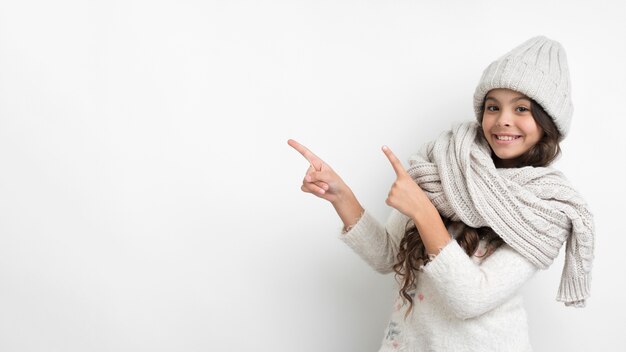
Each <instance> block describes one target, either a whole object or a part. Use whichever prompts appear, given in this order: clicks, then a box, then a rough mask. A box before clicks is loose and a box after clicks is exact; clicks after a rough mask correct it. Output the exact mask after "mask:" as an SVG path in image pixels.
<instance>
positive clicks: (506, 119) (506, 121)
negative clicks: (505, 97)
mask: <svg viewBox="0 0 626 352" xmlns="http://www.w3.org/2000/svg"><path fill="white" fill-rule="evenodd" d="M511 119H512V117H511V116H510V114H508V113H506V112H502V113H501V114H500V115H499V116H498V121H497V122H496V125H497V126H507V127H509V126H511Z"/></svg>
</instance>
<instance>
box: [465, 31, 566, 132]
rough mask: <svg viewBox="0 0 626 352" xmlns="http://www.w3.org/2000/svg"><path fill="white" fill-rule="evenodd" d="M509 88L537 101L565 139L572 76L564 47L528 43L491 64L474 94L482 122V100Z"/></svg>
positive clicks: (538, 41) (541, 40) (548, 41)
mask: <svg viewBox="0 0 626 352" xmlns="http://www.w3.org/2000/svg"><path fill="white" fill-rule="evenodd" d="M495 88H508V89H512V90H515V91H518V92H520V93H522V94H525V95H526V96H528V97H530V98H532V99H534V100H535V101H536V102H537V103H539V105H541V107H542V108H543V109H544V110H545V111H546V112H547V113H548V115H550V116H551V117H552V120H553V121H554V123H555V124H556V127H557V128H558V129H559V132H561V139H560V140H563V138H565V136H566V135H567V132H568V131H569V127H570V123H571V121H572V113H573V111H574V107H573V105H572V100H571V91H570V90H571V89H570V76H569V70H568V66H567V56H566V55H565V49H564V48H563V46H562V45H561V44H560V43H559V42H557V41H554V40H551V39H548V38H546V37H545V36H536V37H533V38H530V39H528V40H527V41H525V42H524V43H522V44H520V45H519V46H517V47H516V48H514V49H513V50H511V51H510V52H508V53H507V54H505V55H503V56H501V57H500V58H498V59H497V60H496V61H494V62H492V63H491V64H490V65H489V66H488V67H487V68H486V69H485V71H483V75H482V77H481V78H480V82H478V86H477V87H476V91H475V92H474V112H475V113H476V118H477V119H478V120H479V121H480V119H481V115H482V111H481V110H480V108H481V106H482V103H483V99H484V98H485V96H486V95H487V93H488V92H489V91H490V90H491V89H495Z"/></svg>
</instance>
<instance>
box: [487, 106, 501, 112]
mask: <svg viewBox="0 0 626 352" xmlns="http://www.w3.org/2000/svg"><path fill="white" fill-rule="evenodd" d="M491 108H496V109H497V108H498V107H497V106H495V105H489V106H488V107H487V108H486V110H487V111H495V110H492V109H491Z"/></svg>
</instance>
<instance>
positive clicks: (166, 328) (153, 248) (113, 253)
mask: <svg viewBox="0 0 626 352" xmlns="http://www.w3.org/2000/svg"><path fill="white" fill-rule="evenodd" d="M624 13H626V6H624V3H623V2H622V1H603V0H598V1H588V2H584V1H569V2H561V1H559V2H557V1H524V2H519V1H517V2H505V1H438V2H423V1H408V0H405V1H362V0H352V1H347V0H333V1H297V0H294V1H287V0H285V1H236V0H235V1H219V2H218V1H214V2H211V1H209V2H206V1H180V0H179V1H133V0H130V1H77V0H76V1H55V2H49V1H19V2H17V1H2V2H1V3H0V351H303V352H309V351H310V352H313V351H316V352H317V351H337V352H339V351H376V350H377V349H378V347H379V346H380V341H381V340H382V338H383V330H384V328H385V326H386V324H387V319H388V317H389V314H390V313H391V307H392V301H393V295H394V290H393V278H392V276H390V275H388V276H382V275H380V274H377V273H375V272H374V271H373V270H371V269H370V268H369V267H368V266H367V265H366V264H365V263H364V262H363V261H361V260H360V258H359V257H358V256H357V255H356V254H355V253H354V252H352V251H351V250H350V249H349V248H348V247H347V246H345V244H343V243H342V242H341V241H340V240H339V239H338V235H339V231H340V228H341V226H342V223H341V221H340V219H339V217H338V216H337V215H336V213H335V212H334V209H333V208H332V206H331V205H330V204H329V203H327V202H326V201H324V200H322V199H319V198H317V197H315V196H313V195H311V194H307V193H303V192H302V191H300V185H301V184H302V178H303V177H304V174H305V171H306V169H307V167H308V164H307V162H306V160H305V159H304V158H302V156H301V155H300V154H298V153H297V152H296V151H295V150H293V149H292V148H291V147H290V146H288V145H287V140H288V139H289V138H293V139H295V140H297V141H299V142H301V143H303V144H304V145H305V146H307V147H309V148H310V149H311V150H312V151H313V152H315V153H316V154H317V155H318V156H320V157H321V158H322V159H324V160H325V161H326V162H327V163H329V164H330V165H331V166H332V167H333V168H334V169H335V170H336V171H337V172H338V173H339V174H340V175H341V176H342V177H343V179H344V180H345V181H346V183H347V184H348V185H349V186H350V187H351V188H352V189H353V191H354V192H355V193H356V195H357V197H358V198H359V200H360V202H361V203H362V204H363V205H364V206H365V207H366V208H368V209H369V210H370V211H371V212H372V213H373V214H375V215H376V217H377V218H378V219H379V221H381V222H383V221H384V220H385V219H386V217H387V215H388V214H389V212H390V208H389V207H388V206H387V205H386V204H385V202H384V200H385V198H386V196H387V193H388V191H389V189H390V187H391V184H392V182H393V181H394V179H395V177H394V173H393V170H392V169H391V167H390V165H389V162H388V161H387V159H386V158H385V156H384V154H383V152H382V151H381V149H380V147H381V146H382V145H383V144H386V145H389V147H390V148H391V149H392V150H393V151H394V152H395V153H396V155H398V157H399V158H400V159H401V160H402V161H403V162H404V163H406V160H407V158H408V157H409V156H410V155H411V154H412V153H413V152H415V151H416V150H417V148H418V147H419V146H420V145H421V144H422V143H424V142H426V141H428V140H431V139H432V138H435V137H436V136H437V135H438V134H439V133H440V132H441V131H443V129H445V128H449V127H450V126H451V124H452V123H454V122H457V121H463V120H467V119H473V118H474V116H473V112H472V94H473V92H474V88H475V86H476V84H477V83H478V80H479V78H480V75H481V73H482V71H483V70H484V68H486V67H487V65H488V64H489V63H490V62H491V61H493V60H495V59H496V58H497V57H499V56H500V55H502V54H504V53H506V52H508V51H509V50H510V49H512V48H513V47H514V46H516V45H518V44H520V43H521V42H523V41H524V40H526V39H528V38H530V37H532V36H535V35H546V36H548V37H550V38H552V39H555V40H558V41H560V42H561V43H562V44H563V45H564V47H565V49H566V51H567V55H568V60H569V66H570V71H571V79H572V97H573V102H574V116H573V122H572V128H571V131H570V135H569V136H568V138H567V139H566V140H565V141H564V143H563V144H562V149H563V156H562V158H561V159H559V161H558V162H557V164H556V165H555V166H556V167H558V168H560V169H561V170H562V171H563V172H564V173H565V174H566V175H567V176H568V177H569V179H570V181H571V182H572V183H573V184H574V185H575V186H576V187H577V189H578V190H579V192H580V193H581V194H582V195H583V196H584V197H585V198H586V199H587V201H588V203H589V205H590V208H591V209H592V212H593V214H594V215H595V222H596V234H597V237H596V251H595V253H596V260H595V261H594V267H593V281H592V295H591V298H590V299H589V300H588V303H587V307H586V308H584V309H575V308H566V307H565V306H564V305H563V304H562V303H560V302H556V300H555V297H556V292H557V288H558V284H559V278H560V274H561V270H562V265H563V250H562V251H561V255H560V256H559V258H557V260H556V261H555V262H554V264H553V266H552V267H550V269H548V270H546V271H541V272H540V273H539V274H538V275H537V276H536V277H535V278H534V279H533V280H532V281H530V282H529V283H528V284H527V285H526V286H525V287H524V296H525V299H526V306H527V309H528V315H529V323H530V334H531V340H532V343H533V345H534V346H535V349H536V351H540V352H541V351H573V352H575V351H592V350H593V351H623V350H624V348H625V346H626V335H625V334H624V333H623V328H624V326H626V317H625V315H626V304H625V303H624V299H623V297H624V292H625V291H624V290H625V289H626V287H625V285H624V274H623V273H622V271H623V269H624V267H626V260H625V258H626V256H624V254H623V252H624V245H625V242H626V241H624V236H623V235H624V230H623V229H624V226H623V224H622V222H623V221H622V219H623V218H624V215H623V210H624V206H623V200H624V199H625V198H626V192H625V190H624V186H623V181H619V180H620V179H622V178H623V174H624V168H623V163H624V152H625V151H626V150H625V148H624V141H623V139H624V137H623V134H624V130H625V129H626V123H625V122H624V121H626V118H625V116H624V105H623V103H624V96H626V88H625V87H626V86H625V85H624V81H625V79H626V71H625V69H624V62H626V44H625V43H626V25H625V24H624V20H623V15H624ZM405 166H406V164H405Z"/></svg>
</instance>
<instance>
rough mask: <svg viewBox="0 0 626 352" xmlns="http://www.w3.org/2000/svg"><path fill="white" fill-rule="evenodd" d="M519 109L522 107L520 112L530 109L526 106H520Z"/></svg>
mask: <svg viewBox="0 0 626 352" xmlns="http://www.w3.org/2000/svg"><path fill="white" fill-rule="evenodd" d="M517 108H518V109H522V110H521V111H520V112H526V111H529V110H528V109H527V108H526V107H525V106H518V107H517Z"/></svg>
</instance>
